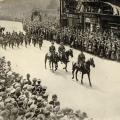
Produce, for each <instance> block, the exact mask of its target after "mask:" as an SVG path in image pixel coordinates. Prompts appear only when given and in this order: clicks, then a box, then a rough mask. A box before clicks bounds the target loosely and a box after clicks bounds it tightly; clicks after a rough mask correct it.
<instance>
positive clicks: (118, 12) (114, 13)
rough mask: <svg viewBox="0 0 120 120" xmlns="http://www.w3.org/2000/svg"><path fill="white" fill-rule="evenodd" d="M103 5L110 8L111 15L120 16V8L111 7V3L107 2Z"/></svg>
mask: <svg viewBox="0 0 120 120" xmlns="http://www.w3.org/2000/svg"><path fill="white" fill-rule="evenodd" d="M104 3H105V4H107V5H109V6H111V7H112V9H113V15H118V16H120V7H119V6H116V5H113V4H112V3H109V2H104Z"/></svg>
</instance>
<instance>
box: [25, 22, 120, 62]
mask: <svg viewBox="0 0 120 120" xmlns="http://www.w3.org/2000/svg"><path fill="white" fill-rule="evenodd" d="M27 25H28V26H27V29H25V31H27V32H28V33H30V34H38V35H39V34H41V33H42V34H43V35H44V39H46V40H49V41H56V42H57V43H58V44H59V43H60V42H63V43H64V44H65V45H69V46H70V47H73V48H75V49H79V50H83V51H85V52H88V53H91V54H94V55H96V56H98V57H101V58H105V59H109V60H114V61H120V40H119V39H120V38H119V37H117V36H115V35H112V33H110V32H109V31H104V32H101V31H94V32H90V31H85V32H83V31H82V30H78V29H73V28H69V27H65V28H59V27H58V26H57V25H54V24H53V23H52V24H51V26H50V23H49V24H48V25H46V24H45V25H44V24H41V25H40V26H39V25H29V24H27Z"/></svg>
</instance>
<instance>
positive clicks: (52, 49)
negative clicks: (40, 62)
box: [49, 41, 56, 57]
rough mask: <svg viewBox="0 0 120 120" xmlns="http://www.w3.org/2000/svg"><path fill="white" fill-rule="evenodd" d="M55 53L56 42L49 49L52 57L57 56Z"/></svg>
mask: <svg viewBox="0 0 120 120" xmlns="http://www.w3.org/2000/svg"><path fill="white" fill-rule="evenodd" d="M55 51H56V48H55V46H54V42H53V41H52V42H51V46H50V47H49V52H50V56H51V57H53V56H54V55H55Z"/></svg>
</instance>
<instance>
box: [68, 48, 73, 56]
mask: <svg viewBox="0 0 120 120" xmlns="http://www.w3.org/2000/svg"><path fill="white" fill-rule="evenodd" d="M69 55H70V56H71V57H73V50H72V49H70V50H69Z"/></svg>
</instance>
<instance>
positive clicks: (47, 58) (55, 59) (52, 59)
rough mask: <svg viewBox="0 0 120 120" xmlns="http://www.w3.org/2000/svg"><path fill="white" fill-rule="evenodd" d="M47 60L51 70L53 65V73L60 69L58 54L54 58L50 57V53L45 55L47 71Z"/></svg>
mask: <svg viewBox="0 0 120 120" xmlns="http://www.w3.org/2000/svg"><path fill="white" fill-rule="evenodd" d="M47 60H49V67H50V69H51V64H52V71H53V72H54V71H56V70H57V68H58V53H57V52H56V53H55V54H54V55H53V56H52V55H50V54H49V53H46V54H45V69H46V63H47ZM54 65H55V66H54ZM54 67H55V70H54Z"/></svg>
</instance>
